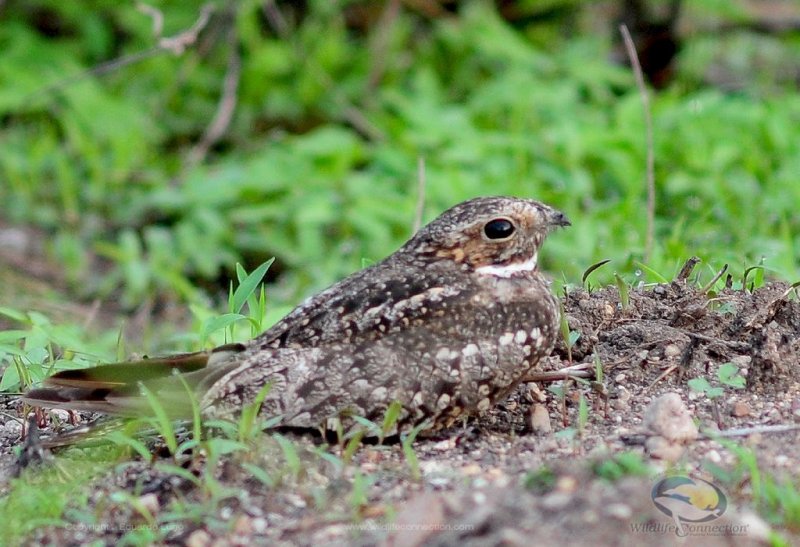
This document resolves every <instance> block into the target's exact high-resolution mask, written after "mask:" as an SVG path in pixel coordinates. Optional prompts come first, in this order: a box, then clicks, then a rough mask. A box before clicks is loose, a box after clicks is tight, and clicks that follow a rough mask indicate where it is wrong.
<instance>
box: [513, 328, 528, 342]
mask: <svg viewBox="0 0 800 547" xmlns="http://www.w3.org/2000/svg"><path fill="white" fill-rule="evenodd" d="M527 338H528V333H527V332H525V331H524V330H518V331H517V335H516V336H515V337H514V341H515V342H516V343H517V344H521V343H523V342H524V341H525V340H526V339H527Z"/></svg>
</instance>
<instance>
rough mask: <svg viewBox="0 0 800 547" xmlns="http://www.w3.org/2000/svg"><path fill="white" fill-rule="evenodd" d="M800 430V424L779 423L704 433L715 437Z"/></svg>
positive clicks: (709, 437)
mask: <svg viewBox="0 0 800 547" xmlns="http://www.w3.org/2000/svg"><path fill="white" fill-rule="evenodd" d="M798 430H800V424H778V425H757V426H753V427H737V428H734V429H726V430H725V431H715V432H713V433H712V432H709V431H703V432H702V434H703V435H704V436H705V437H706V438H707V439H712V440H713V439H714V438H716V437H746V436H748V435H753V434H756V433H758V434H760V433H786V432H789V431H798Z"/></svg>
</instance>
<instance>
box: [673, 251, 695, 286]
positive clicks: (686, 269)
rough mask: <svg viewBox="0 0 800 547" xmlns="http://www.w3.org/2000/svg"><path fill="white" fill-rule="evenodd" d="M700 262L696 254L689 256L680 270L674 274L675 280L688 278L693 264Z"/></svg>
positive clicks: (693, 266)
mask: <svg viewBox="0 0 800 547" xmlns="http://www.w3.org/2000/svg"><path fill="white" fill-rule="evenodd" d="M699 263H700V259H699V258H698V257H696V256H693V257H691V258H690V259H689V260H687V261H686V263H685V264H684V265H683V267H682V268H681V271H679V272H678V275H676V276H675V279H676V280H680V281H686V280H687V279H689V276H690V275H692V270H694V268H695V266H697V265H698V264H699Z"/></svg>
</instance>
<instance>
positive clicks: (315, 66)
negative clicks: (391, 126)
mask: <svg viewBox="0 0 800 547" xmlns="http://www.w3.org/2000/svg"><path fill="white" fill-rule="evenodd" d="M263 10H264V15H265V17H266V19H267V22H268V23H269V25H270V26H271V27H272V29H273V30H274V31H275V33H276V34H277V35H278V36H279V37H280V38H281V39H283V40H287V41H288V40H290V38H291V32H290V29H289V25H288V24H287V23H286V20H285V19H284V18H283V16H282V15H281V12H280V10H279V9H278V7H277V6H276V5H275V0H267V1H266V2H265V3H264V7H263ZM291 43H292V45H293V46H294V48H295V50H296V53H297V55H298V57H302V58H303V62H304V63H305V66H306V70H307V71H308V72H309V73H310V74H311V75H313V76H314V77H315V78H316V79H317V81H318V82H319V83H320V84H321V85H322V86H323V87H324V88H325V90H326V91H328V92H330V97H331V100H332V101H333V102H334V103H335V104H336V106H338V107H339V108H340V110H341V116H342V118H343V119H344V120H345V121H346V122H347V123H349V124H350V125H352V126H353V128H355V129H356V131H358V132H359V133H361V134H362V135H364V136H365V137H367V138H368V139H370V140H372V141H384V140H386V135H385V134H384V133H383V131H382V130H381V129H380V128H379V127H378V126H376V125H375V124H373V123H372V122H370V121H369V119H367V117H366V116H365V115H364V113H363V112H362V111H361V110H360V109H359V108H358V107H357V106H356V105H354V104H353V103H352V102H350V100H349V99H348V98H347V97H346V96H345V94H343V93H342V92H341V91H340V90H339V86H337V85H336V82H335V81H334V80H333V78H331V76H330V75H329V74H328V73H327V72H325V69H324V68H323V67H322V66H320V65H319V63H317V62H316V60H315V59H314V58H313V57H311V56H310V55H308V54H307V52H306V51H305V49H304V48H303V46H302V44H301V43H300V41H297V40H294V41H291Z"/></svg>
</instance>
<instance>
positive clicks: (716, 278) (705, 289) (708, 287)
mask: <svg viewBox="0 0 800 547" xmlns="http://www.w3.org/2000/svg"><path fill="white" fill-rule="evenodd" d="M727 271H728V265H727V264H725V265H724V266H723V267H722V269H721V270H720V271H718V272H717V275H715V276H714V277H713V278H712V279H711V281H709V282H708V283H706V285H705V287H703V288H702V289H700V292H701V293H703V294H705V293H707V292H708V291H710V290H711V288H712V287H713V286H714V283H716V282H717V281H719V278H720V277H722V276H723V275H725V272H727Z"/></svg>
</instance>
